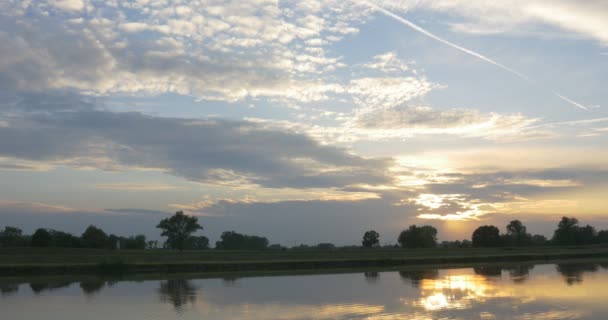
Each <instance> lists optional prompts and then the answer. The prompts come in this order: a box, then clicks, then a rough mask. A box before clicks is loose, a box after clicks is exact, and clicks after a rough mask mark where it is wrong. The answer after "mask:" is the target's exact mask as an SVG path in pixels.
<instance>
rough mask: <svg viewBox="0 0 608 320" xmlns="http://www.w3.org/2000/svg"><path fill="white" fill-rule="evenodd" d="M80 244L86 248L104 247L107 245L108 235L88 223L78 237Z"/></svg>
mask: <svg viewBox="0 0 608 320" xmlns="http://www.w3.org/2000/svg"><path fill="white" fill-rule="evenodd" d="M80 238H81V239H82V245H83V246H85V247H87V248H98V249H100V248H105V247H107V246H108V239H109V238H108V235H107V234H106V233H105V232H104V231H103V230H101V229H99V228H97V227H96V226H94V225H90V226H89V227H88V228H87V229H86V230H85V231H84V233H83V234H82V236H81V237H80Z"/></svg>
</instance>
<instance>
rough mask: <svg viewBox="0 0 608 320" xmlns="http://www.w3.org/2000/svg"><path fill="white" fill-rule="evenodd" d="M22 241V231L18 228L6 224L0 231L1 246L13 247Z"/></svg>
mask: <svg viewBox="0 0 608 320" xmlns="http://www.w3.org/2000/svg"><path fill="white" fill-rule="evenodd" d="M22 242H23V232H22V231H21V229H19V228H15V227H9V226H6V227H5V228H4V230H2V231H0V245H1V246H3V247H14V246H17V245H20V244H21V243H22Z"/></svg>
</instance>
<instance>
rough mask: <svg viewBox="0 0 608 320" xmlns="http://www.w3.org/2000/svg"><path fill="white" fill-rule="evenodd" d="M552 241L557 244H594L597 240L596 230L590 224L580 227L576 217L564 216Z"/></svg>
mask: <svg viewBox="0 0 608 320" xmlns="http://www.w3.org/2000/svg"><path fill="white" fill-rule="evenodd" d="M552 241H553V243H554V244H557V245H581V244H592V243H594V242H595V241H596V232H595V229H594V228H593V227H592V226H590V225H586V226H584V227H579V226H578V220H577V219H576V218H574V217H570V218H569V217H562V220H561V221H560V222H559V224H558V225H557V229H556V230H555V232H554V233H553V239H552Z"/></svg>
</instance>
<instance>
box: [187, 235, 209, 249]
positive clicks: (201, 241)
mask: <svg viewBox="0 0 608 320" xmlns="http://www.w3.org/2000/svg"><path fill="white" fill-rule="evenodd" d="M189 243H190V248H191V249H196V250H206V249H209V238H207V237H205V236H198V237H197V236H191V237H190V241H189Z"/></svg>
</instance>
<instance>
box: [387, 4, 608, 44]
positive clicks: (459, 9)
mask: <svg viewBox="0 0 608 320" xmlns="http://www.w3.org/2000/svg"><path fill="white" fill-rule="evenodd" d="M381 5H382V6H385V7H387V8H391V9H396V10H413V9H425V10H433V11H441V12H446V13H449V14H452V15H456V16H459V17H462V18H465V19H466V20H465V21H462V22H452V23H451V26H452V28H453V30H454V31H457V32H467V33H475V34H495V33H508V32H528V31H534V32H538V29H539V27H542V26H551V27H556V28H559V29H562V30H565V31H569V32H571V33H573V34H577V35H580V36H583V37H587V38H591V39H595V40H596V41H598V42H599V43H601V44H603V45H608V3H607V2H606V1H603V0H589V1H576V0H515V1H484V0H474V1H470V0H455V1H442V0H419V1H415V2H404V1H397V2H395V1H383V2H382V4H381Z"/></svg>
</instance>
